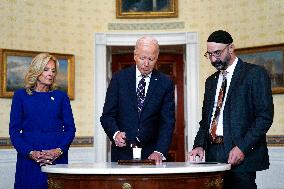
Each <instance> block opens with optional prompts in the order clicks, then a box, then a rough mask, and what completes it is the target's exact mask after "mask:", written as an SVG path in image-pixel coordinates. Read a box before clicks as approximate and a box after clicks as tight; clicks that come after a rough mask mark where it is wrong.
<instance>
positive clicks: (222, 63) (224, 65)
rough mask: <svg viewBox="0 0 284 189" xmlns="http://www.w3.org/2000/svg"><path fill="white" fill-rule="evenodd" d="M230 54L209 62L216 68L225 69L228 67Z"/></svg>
mask: <svg viewBox="0 0 284 189" xmlns="http://www.w3.org/2000/svg"><path fill="white" fill-rule="evenodd" d="M230 59H231V56H230V55H227V56H226V57H225V59H224V60H216V61H214V62H211V64H212V66H214V67H215V68H216V69H217V70H219V71H220V70H226V69H227V68H228V65H229V62H230Z"/></svg>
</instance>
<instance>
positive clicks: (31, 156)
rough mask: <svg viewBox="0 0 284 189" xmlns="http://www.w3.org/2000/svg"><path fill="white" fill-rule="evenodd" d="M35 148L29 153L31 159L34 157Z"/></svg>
mask: <svg viewBox="0 0 284 189" xmlns="http://www.w3.org/2000/svg"><path fill="white" fill-rule="evenodd" d="M33 152H34V151H33V150H32V151H30V153H29V158H31V159H33Z"/></svg>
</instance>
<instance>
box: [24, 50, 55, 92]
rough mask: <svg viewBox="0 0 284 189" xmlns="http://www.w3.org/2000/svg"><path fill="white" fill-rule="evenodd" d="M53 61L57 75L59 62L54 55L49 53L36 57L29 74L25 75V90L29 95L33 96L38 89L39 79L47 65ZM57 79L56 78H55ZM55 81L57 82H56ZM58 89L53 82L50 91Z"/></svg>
mask: <svg viewBox="0 0 284 189" xmlns="http://www.w3.org/2000/svg"><path fill="white" fill-rule="evenodd" d="M50 60H52V61H54V63H55V65H56V74H57V70H58V66H59V63H58V60H57V58H55V57H54V56H53V55H50V54H48V53H40V54H38V55H37V56H35V57H34V58H33V60H32V62H31V64H30V66H29V69H28V72H27V73H26V75H25V81H24V82H25V89H26V92H27V93H28V94H29V95H32V91H33V90H34V88H35V87H36V83H37V79H38V77H39V76H40V75H41V74H42V72H43V71H44V68H45V67H46V65H47V63H48V62H49V61H50ZM54 79H55V78H54ZM54 81H55V80H54ZM54 89H56V84H55V82H53V83H52V84H51V86H50V88H49V90H50V91H51V90H54Z"/></svg>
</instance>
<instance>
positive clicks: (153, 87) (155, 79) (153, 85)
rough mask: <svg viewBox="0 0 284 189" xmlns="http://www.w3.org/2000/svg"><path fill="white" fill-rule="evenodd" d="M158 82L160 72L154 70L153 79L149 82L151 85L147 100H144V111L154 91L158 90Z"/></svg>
mask: <svg viewBox="0 0 284 189" xmlns="http://www.w3.org/2000/svg"><path fill="white" fill-rule="evenodd" d="M158 82H159V75H158V72H157V71H156V70H153V71H152V75H151V79H150V83H149V87H148V90H147V94H146V98H145V102H144V105H143V109H142V112H143V111H144V109H145V108H146V106H147V104H148V102H149V100H150V99H151V97H152V96H153V95H154V91H155V90H157V84H158ZM142 112H141V113H142Z"/></svg>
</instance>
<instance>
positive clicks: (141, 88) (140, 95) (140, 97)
mask: <svg viewBox="0 0 284 189" xmlns="http://www.w3.org/2000/svg"><path fill="white" fill-rule="evenodd" d="M145 77H146V76H144V75H142V79H141V80H140V81H139V83H138V87H137V91H136V94H137V108H138V113H139V114H140V113H141V111H142V109H143V104H144V101H145V86H146V82H145Z"/></svg>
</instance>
